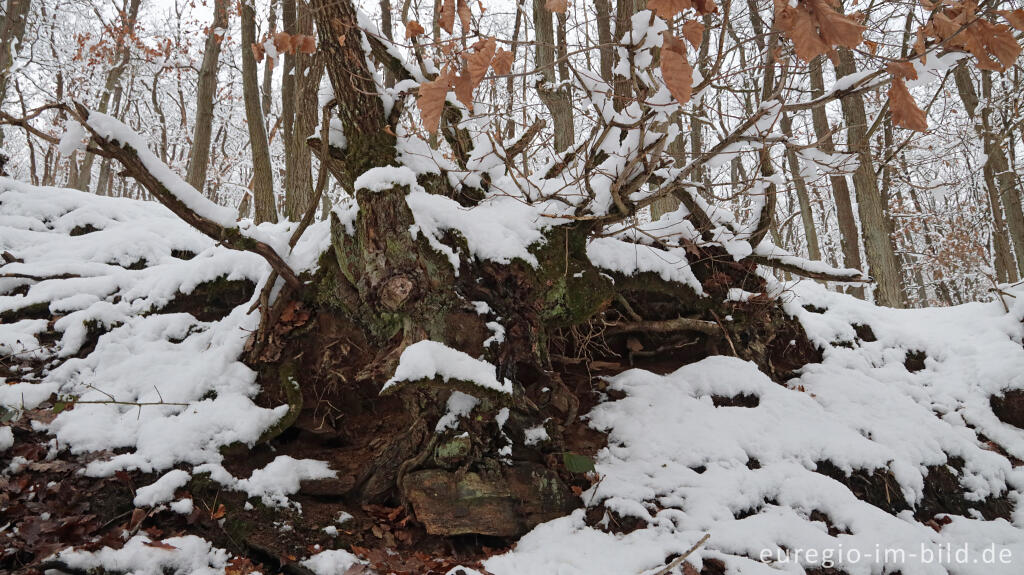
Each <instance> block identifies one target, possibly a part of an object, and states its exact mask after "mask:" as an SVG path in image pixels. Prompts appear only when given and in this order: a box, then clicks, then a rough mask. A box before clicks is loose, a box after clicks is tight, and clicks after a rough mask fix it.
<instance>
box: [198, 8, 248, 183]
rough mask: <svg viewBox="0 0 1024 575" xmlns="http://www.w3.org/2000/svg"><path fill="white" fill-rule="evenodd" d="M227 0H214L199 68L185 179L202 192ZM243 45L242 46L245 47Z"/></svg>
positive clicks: (226, 22)
mask: <svg viewBox="0 0 1024 575" xmlns="http://www.w3.org/2000/svg"><path fill="white" fill-rule="evenodd" d="M228 8H229V6H228V0H216V1H215V2H214V4H213V21H212V22H211V23H210V29H209V31H208V32H207V34H206V45H205V47H204V51H203V63H202V65H201V66H200V68H199V81H198V83H197V85H196V113H195V122H196V125H195V129H194V130H193V131H192V149H191V150H190V151H189V157H188V170H187V172H186V175H185V181H187V182H188V183H189V185H191V186H192V187H193V188H195V189H197V190H199V191H203V188H204V187H205V184H206V171H207V168H208V166H209V163H210V140H211V138H212V135H213V98H214V96H216V94H217V70H218V60H220V43H221V40H222V39H223V38H224V34H226V33H227V27H228ZM245 48H246V46H243V49H245Z"/></svg>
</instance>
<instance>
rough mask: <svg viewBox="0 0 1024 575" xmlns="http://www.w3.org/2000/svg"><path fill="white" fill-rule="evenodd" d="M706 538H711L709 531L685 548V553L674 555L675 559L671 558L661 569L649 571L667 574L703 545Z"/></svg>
mask: <svg viewBox="0 0 1024 575" xmlns="http://www.w3.org/2000/svg"><path fill="white" fill-rule="evenodd" d="M708 539H711V534H710V533H705V534H704V537H701V538H700V541H698V542H696V543H694V544H693V547H690V548H689V549H687V550H686V553H683V554H682V555H680V556H679V557H676V558H675V559H673V560H672V562H671V563H669V564H668V565H666V566H664V567H662V568H661V569H658V570H657V571H655V572H654V573H651V575H668V573H669V572H670V571H672V570H673V569H675V568H676V567H678V566H679V565H680V564H681V563H682V562H683V561H685V560H686V558H687V557H689V556H690V555H692V554H693V552H694V551H696V550H697V549H698V548H699V547H700V546H701V545H703V544H704V542H705V541H707V540H708Z"/></svg>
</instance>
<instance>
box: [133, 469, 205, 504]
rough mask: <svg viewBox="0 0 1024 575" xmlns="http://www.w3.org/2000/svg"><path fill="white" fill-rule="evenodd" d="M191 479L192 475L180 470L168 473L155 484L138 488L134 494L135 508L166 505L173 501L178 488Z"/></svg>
mask: <svg viewBox="0 0 1024 575" xmlns="http://www.w3.org/2000/svg"><path fill="white" fill-rule="evenodd" d="M191 478H192V475H191V474H190V473H189V472H187V471H183V470H181V469H173V470H171V471H168V472H167V473H165V474H164V475H163V476H162V477H160V479H157V480H156V481H155V482H153V483H150V484H149V485H146V486H145V487H140V488H139V490H138V491H137V492H136V493H135V501H134V503H135V506H136V507H152V506H154V505H157V504H160V503H167V502H168V501H170V500H171V499H174V492H175V491H177V489H178V488H179V487H184V486H185V484H186V483H188V480H189V479H191ZM189 501H191V500H189Z"/></svg>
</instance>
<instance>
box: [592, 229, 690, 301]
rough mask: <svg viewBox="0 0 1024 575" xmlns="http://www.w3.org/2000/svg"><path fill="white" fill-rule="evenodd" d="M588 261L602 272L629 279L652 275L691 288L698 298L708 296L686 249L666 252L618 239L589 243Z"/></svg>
mask: <svg viewBox="0 0 1024 575" xmlns="http://www.w3.org/2000/svg"><path fill="white" fill-rule="evenodd" d="M587 257H588V258H590V262H591V263H592V264H594V265H595V266H597V267H599V268H602V269H606V270H609V271H616V272H620V273H622V274H624V275H627V276H632V275H636V274H638V273H642V272H651V273H654V274H657V275H658V276H659V277H661V278H662V279H664V280H666V281H674V282H678V283H681V284H683V285H687V286H690V287H691V288H693V290H694V291H695V292H697V293H698V294H703V293H704V288H703V287H701V285H700V282H699V281H697V276H695V275H693V271H692V270H691V269H690V263H689V261H687V259H686V252H685V250H683V249H682V248H674V249H671V250H668V251H666V250H662V249H658V248H654V247H651V246H646V245H643V244H636V243H631V242H626V241H623V240H619V239H616V238H596V239H593V240H590V241H589V242H588V243H587Z"/></svg>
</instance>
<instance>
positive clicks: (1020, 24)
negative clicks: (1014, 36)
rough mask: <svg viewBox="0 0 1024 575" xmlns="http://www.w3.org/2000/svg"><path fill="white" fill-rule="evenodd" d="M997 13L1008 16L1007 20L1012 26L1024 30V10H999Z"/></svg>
mask: <svg viewBox="0 0 1024 575" xmlns="http://www.w3.org/2000/svg"><path fill="white" fill-rule="evenodd" d="M996 14H999V15H1000V16H1002V17H1003V18H1006V21H1007V22H1009V23H1010V26H1013V27H1014V28H1016V29H1018V30H1021V31H1024V10H1021V9H1018V10H997V11H996Z"/></svg>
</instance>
